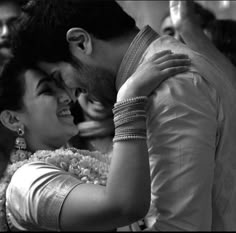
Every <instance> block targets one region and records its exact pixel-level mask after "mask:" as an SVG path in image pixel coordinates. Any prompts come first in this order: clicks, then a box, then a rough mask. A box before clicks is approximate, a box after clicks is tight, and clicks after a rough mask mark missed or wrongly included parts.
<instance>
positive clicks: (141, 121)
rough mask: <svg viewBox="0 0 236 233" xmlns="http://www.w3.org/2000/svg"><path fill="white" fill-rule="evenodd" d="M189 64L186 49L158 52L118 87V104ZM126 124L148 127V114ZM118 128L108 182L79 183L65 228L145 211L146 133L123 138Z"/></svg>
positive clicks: (112, 223) (63, 218)
mask: <svg viewBox="0 0 236 233" xmlns="http://www.w3.org/2000/svg"><path fill="white" fill-rule="evenodd" d="M188 64H189V59H187V58H186V55H173V54H171V52H170V51H165V52H161V53H160V54H157V55H156V56H154V57H152V59H150V61H148V63H146V64H144V65H143V66H141V67H140V68H139V69H138V70H137V71H136V72H135V73H134V74H133V75H132V76H131V77H130V78H129V79H128V80H127V81H126V83H125V84H124V85H123V86H122V87H121V88H120V90H119V92H118V95H117V103H118V105H119V106H122V104H121V105H120V103H121V102H122V101H125V100H127V99H131V98H135V97H139V96H149V95H150V94H151V93H152V91H153V90H154V89H156V88H157V87H158V85H159V84H160V83H161V82H162V81H163V80H164V79H166V78H168V77H171V76H172V75H174V74H177V73H180V72H185V71H186V70H187V67H186V66H188ZM131 102H132V101H131ZM140 106H141V107H139V108H137V107H135V108H136V110H138V111H141V112H142V109H143V107H145V106H144V105H142V104H140ZM128 107H129V108H130V109H131V110H133V108H134V107H133V106H132V105H128ZM118 108H119V107H118V106H116V107H115V109H116V110H117V112H118V113H115V124H116V123H117V119H118V118H119V117H121V118H122V114H123V112H122V111H119V110H118ZM126 113H127V112H126ZM126 113H124V114H126ZM116 117H118V118H117V119H116ZM121 118H120V119H121ZM122 120H124V119H122ZM125 126H128V128H136V129H137V130H140V131H141V132H142V131H145V129H146V122H145V118H142V117H140V118H137V120H135V121H133V122H131V121H130V122H129V123H128V124H127V125H125ZM118 129H119V130H118ZM120 130H121V131H122V130H123V129H122V128H119V127H118V126H116V132H115V138H114V139H115V140H114V141H115V142H114V149H113V156H112V161H111V166H110V171H109V176H108V181H107V186H106V187H103V186H98V185H89V184H82V185H78V186H76V187H75V188H74V189H73V190H72V191H71V192H70V193H69V195H68V196H67V198H66V199H65V201H64V204H63V207H62V211H61V214H60V227H61V229H62V230H72V231H73V230H76V231H80V230H109V229H114V228H117V227H120V226H124V225H127V224H130V223H132V222H134V221H136V220H138V219H140V218H142V217H143V216H145V214H146V213H147V211H148V209H149V203H150V171H149V158H148V149H147V144H146V140H145V139H144V138H143V139H131V140H124V141H120V140H119V132H120ZM123 133H124V131H123ZM123 136H126V135H125V134H124V135H123ZM116 139H118V140H116Z"/></svg>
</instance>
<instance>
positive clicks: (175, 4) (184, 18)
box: [169, 0, 197, 30]
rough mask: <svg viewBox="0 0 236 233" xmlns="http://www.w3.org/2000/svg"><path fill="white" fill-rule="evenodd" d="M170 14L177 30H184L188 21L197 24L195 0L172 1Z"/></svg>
mask: <svg viewBox="0 0 236 233" xmlns="http://www.w3.org/2000/svg"><path fill="white" fill-rule="evenodd" d="M169 8H170V16H171V20H172V22H173V25H174V27H175V28H176V30H182V29H183V27H184V26H185V24H186V23H191V24H197V15H196V14H195V10H194V2H193V0H180V1H176V0H173V1H170V2H169Z"/></svg>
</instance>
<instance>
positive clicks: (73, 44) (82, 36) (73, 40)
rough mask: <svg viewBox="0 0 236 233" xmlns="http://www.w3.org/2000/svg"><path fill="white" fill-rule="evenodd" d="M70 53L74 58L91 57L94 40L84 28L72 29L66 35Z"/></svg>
mask: <svg viewBox="0 0 236 233" xmlns="http://www.w3.org/2000/svg"><path fill="white" fill-rule="evenodd" d="M66 39H67V42H68V43H69V46H70V51H71V53H72V54H73V55H74V56H76V55H77V56H81V55H88V56H89V55H91V54H92V51H93V46H92V38H91V36H90V34H89V33H88V32H86V31H85V30H83V29H82V28H71V29H69V30H68V31H67V33H66Z"/></svg>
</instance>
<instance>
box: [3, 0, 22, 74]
mask: <svg viewBox="0 0 236 233" xmlns="http://www.w3.org/2000/svg"><path fill="white" fill-rule="evenodd" d="M20 4H21V2H20V1H19V0H0V72H1V70H2V67H3V65H4V64H5V63H6V62H7V61H8V60H9V59H10V58H11V57H12V48H11V47H12V43H11V42H12V36H13V34H12V33H13V30H12V29H13V27H14V23H15V21H16V19H17V18H18V17H19V16H20V14H21V5H20Z"/></svg>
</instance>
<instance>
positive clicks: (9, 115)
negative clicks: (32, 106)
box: [0, 110, 22, 132]
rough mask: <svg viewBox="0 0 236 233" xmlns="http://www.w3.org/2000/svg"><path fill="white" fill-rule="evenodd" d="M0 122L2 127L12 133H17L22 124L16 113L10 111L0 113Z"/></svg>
mask: <svg viewBox="0 0 236 233" xmlns="http://www.w3.org/2000/svg"><path fill="white" fill-rule="evenodd" d="M0 121H1V123H2V124H3V126H5V127H6V128H8V129H10V130H11V131H14V132H18V129H19V128H21V126H22V123H21V121H20V118H19V116H18V115H17V113H16V112H14V111H10V110H4V111H2V112H1V114H0Z"/></svg>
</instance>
